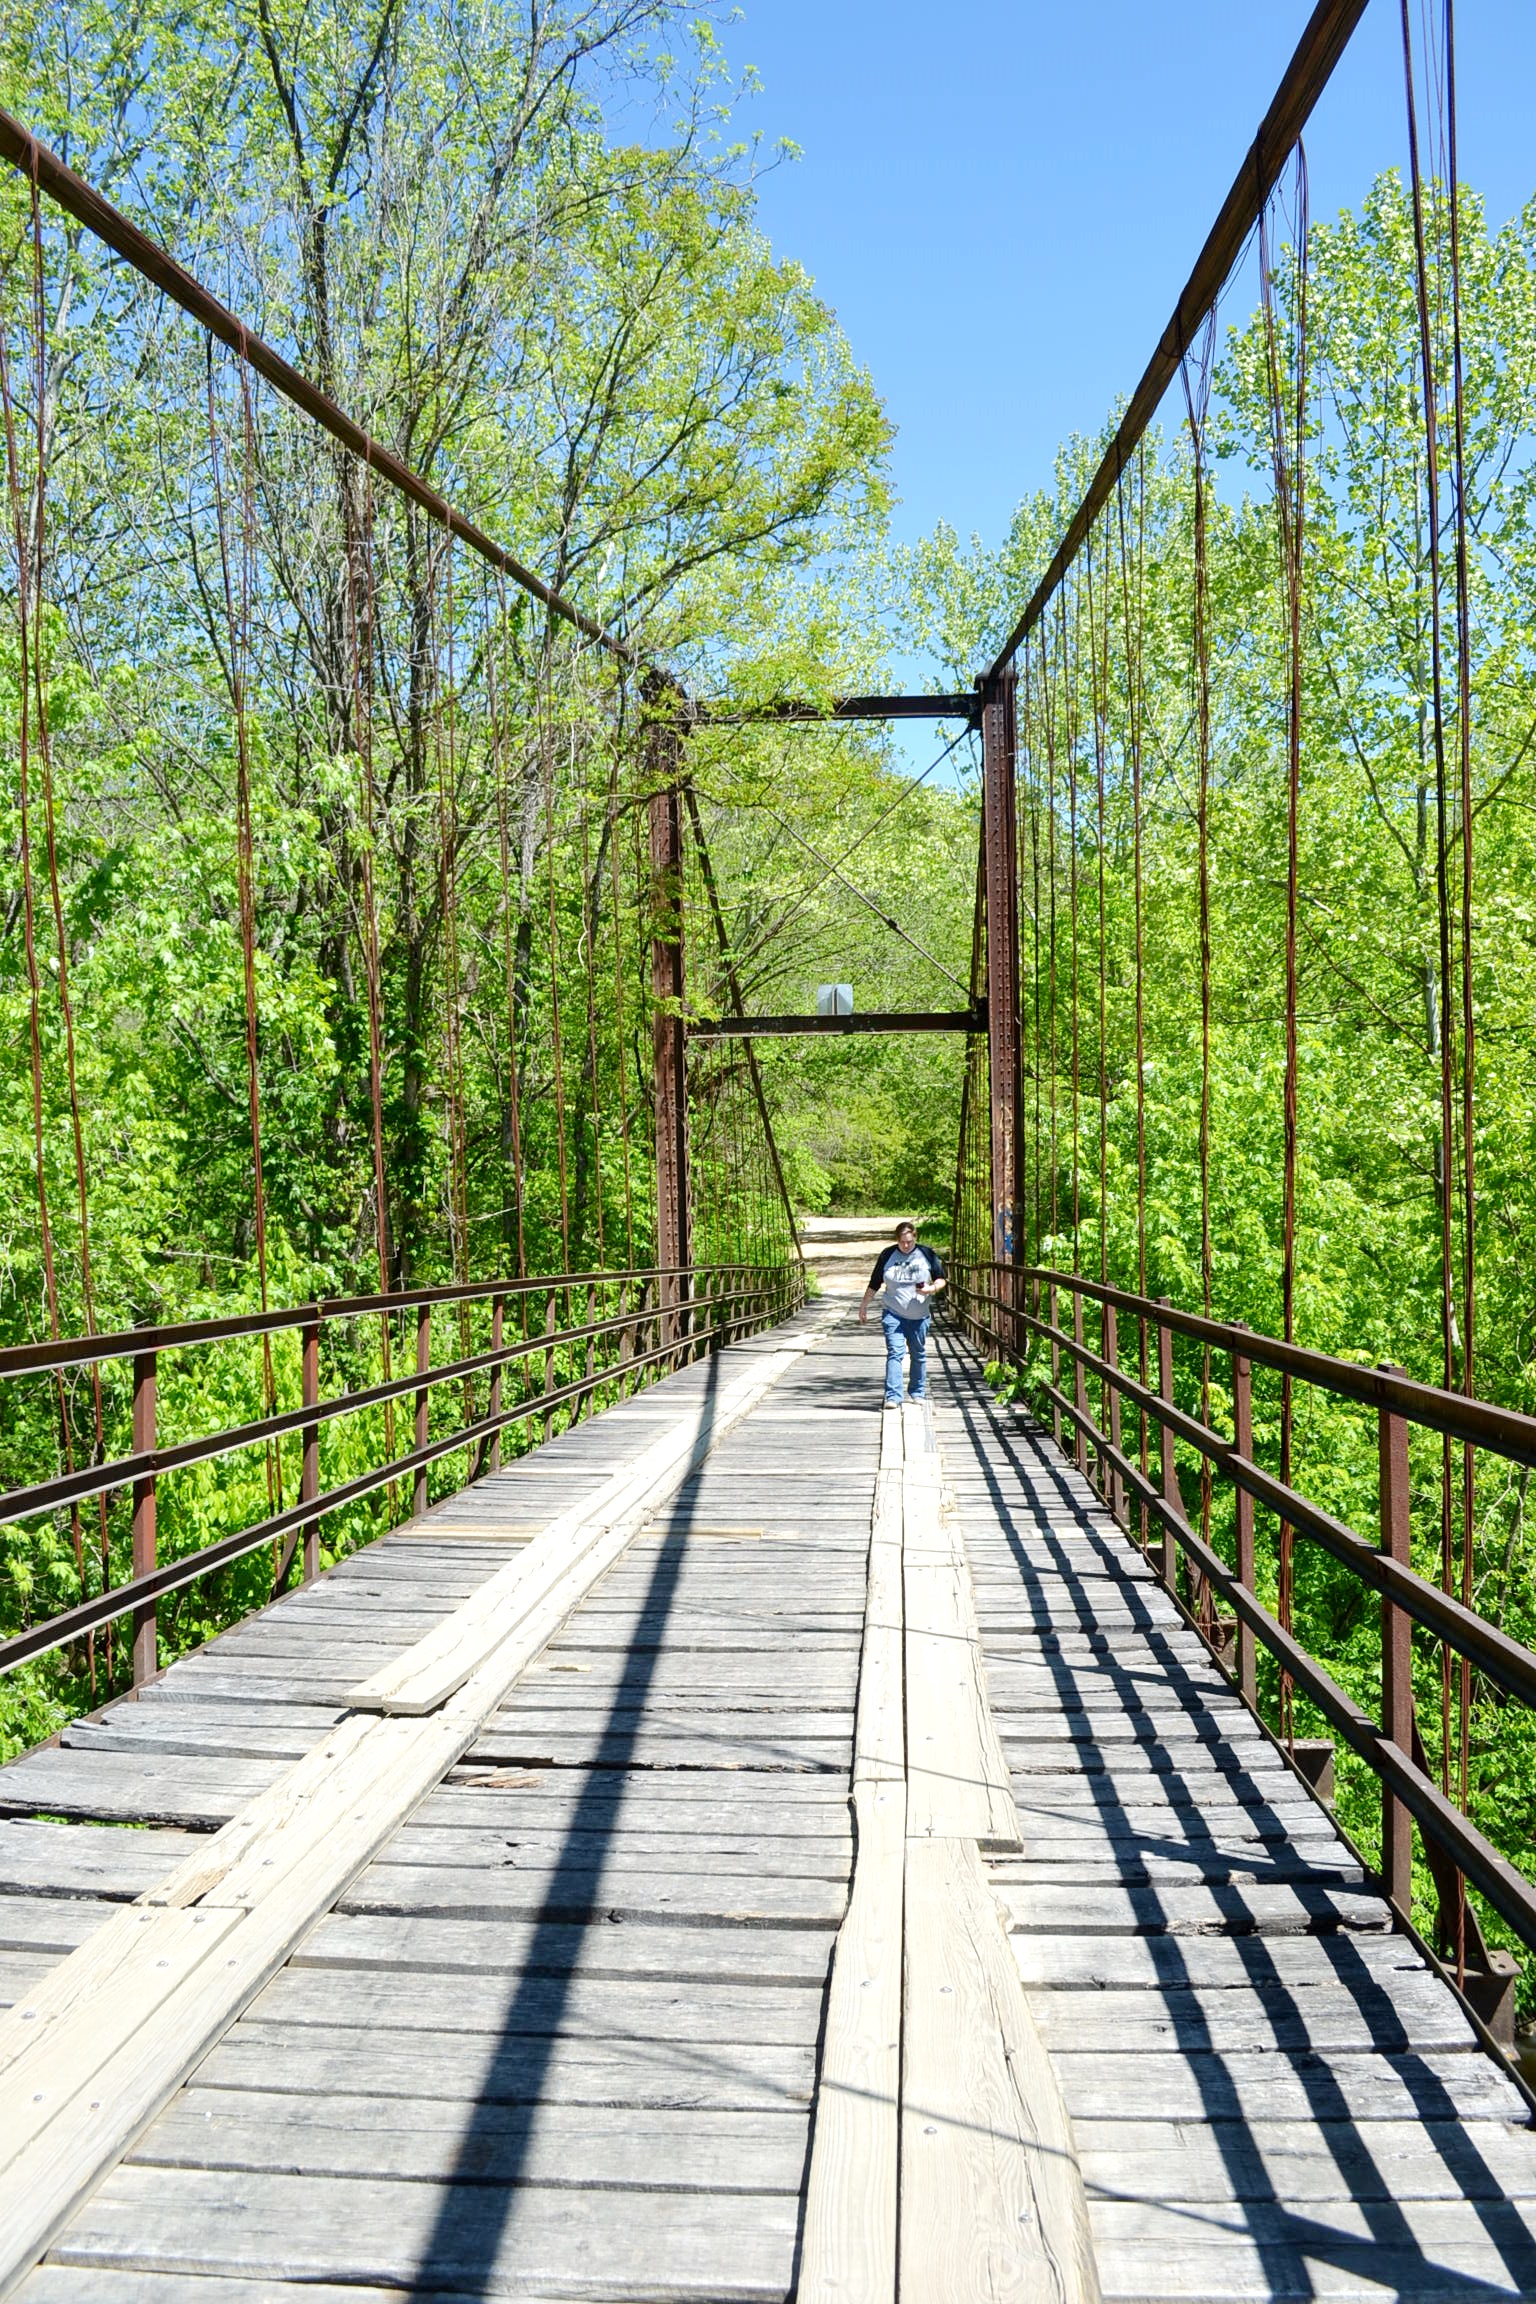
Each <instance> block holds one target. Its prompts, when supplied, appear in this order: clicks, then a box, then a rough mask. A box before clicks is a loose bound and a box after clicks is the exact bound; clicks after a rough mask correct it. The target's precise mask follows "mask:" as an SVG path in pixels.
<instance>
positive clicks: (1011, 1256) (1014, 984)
mask: <svg viewBox="0 0 1536 2304" xmlns="http://www.w3.org/2000/svg"><path fill="white" fill-rule="evenodd" d="M1017 752H1018V743H1017V729H1016V713H1015V698H1014V674H1013V671H1012V668H1011V667H1010V668H1009V669H1008V670H1006V671H1004V672H1000V673H999V674H998V675H997V676H996V678H994V679H992V680H989V681H988V682H987V683H986V684H985V686H984V687H983V689H982V693H981V763H982V765H981V854H982V885H983V888H984V890H985V894H986V967H987V1079H988V1086H989V1090H990V1095H991V1107H992V1109H991V1131H990V1154H991V1165H992V1194H991V1216H992V1257H993V1261H994V1263H996V1264H997V1265H998V1266H1000V1267H1001V1268H1002V1269H1001V1270H1000V1271H999V1272H998V1275H997V1278H998V1289H997V1293H998V1295H999V1296H1000V1297H1001V1298H1002V1308H1001V1309H1002V1317H1001V1319H1000V1320H999V1323H998V1326H999V1329H1000V1331H1001V1335H1002V1340H1003V1348H1004V1352H1005V1354H1011V1355H1012V1356H1013V1357H1015V1358H1016V1357H1017V1356H1018V1350H1019V1324H1018V1320H1017V1318H1016V1313H1017V1309H1018V1296H1017V1294H1016V1289H1017V1281H1016V1278H1015V1274H1014V1264H1015V1260H1016V1258H1017V1255H1018V1252H1019V1247H1020V1245H1021V1243H1020V1240H1019V1236H1018V1235H1019V1154H1020V1150H1021V1148H1022V1145H1023V1141H1024V1132H1023V1127H1022V1125H1021V1121H1022V1095H1023V1084H1024V1082H1023V1071H1022V1067H1021V1063H1020V1032H1019V836H1018V821H1017V818H1018V805H1017V790H1016V787H1017V777H1018V760H1017Z"/></svg>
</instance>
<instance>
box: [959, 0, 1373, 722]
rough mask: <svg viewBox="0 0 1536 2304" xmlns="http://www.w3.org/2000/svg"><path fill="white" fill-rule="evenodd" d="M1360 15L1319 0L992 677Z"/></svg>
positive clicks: (1066, 560) (1268, 188)
mask: <svg viewBox="0 0 1536 2304" xmlns="http://www.w3.org/2000/svg"><path fill="white" fill-rule="evenodd" d="M1365 9H1366V0H1318V5H1317V7H1316V8H1314V10H1313V11H1312V15H1311V17H1310V19H1309V20H1308V23H1307V27H1306V30H1305V31H1304V32H1303V33H1302V35H1301V38H1300V40H1299V41H1298V42H1297V46H1296V53H1295V54H1294V55H1293V56H1292V58H1291V61H1290V63H1289V64H1288V65H1287V66H1286V68H1285V72H1284V74H1283V76H1282V78H1281V81H1280V85H1279V87H1278V88H1277V89H1276V91H1275V95H1274V100H1273V102H1272V103H1271V105H1270V107H1269V110H1268V111H1267V112H1266V113H1265V115H1264V118H1263V121H1262V123H1261V125H1260V128H1259V132H1258V134H1257V136H1256V137H1255V138H1254V140H1253V142H1252V144H1251V145H1250V146H1249V148H1248V153H1247V157H1246V158H1245V159H1244V161H1243V164H1242V166H1241V168H1239V170H1238V172H1237V176H1236V178H1235V180H1234V182H1233V185H1232V189H1231V191H1230V192H1229V193H1228V194H1227V197H1226V199H1225V200H1224V201H1223V202H1222V206H1221V213H1220V214H1219V215H1218V217H1217V218H1216V221H1215V223H1214V224H1213V225H1212V227H1211V230H1210V235H1209V237H1208V239H1207V240H1206V243H1205V246H1204V247H1203V248H1202V249H1201V251H1200V254H1199V256H1198V258H1197V259H1196V262H1195V268H1194V270H1193V272H1191V274H1190V276H1189V278H1188V280H1187V281H1186V282H1185V285H1184V290H1183V293H1182V295H1181V296H1180V297H1179V300H1178V302H1177V304H1175V306H1174V308H1173V318H1172V319H1171V320H1170V321H1169V323H1168V325H1167V327H1166V328H1165V329H1164V330H1163V333H1162V335H1161V336H1160V337H1159V338H1158V342H1157V349H1156V351H1155V352H1154V353H1153V355H1152V357H1151V359H1150V360H1149V361H1148V363H1147V367H1146V373H1145V374H1144V375H1143V377H1142V379H1141V382H1140V383H1139V384H1138V385H1137V387H1136V389H1135V391H1134V392H1133V393H1132V394H1131V397H1130V401H1129V403H1128V405H1127V407H1126V411H1125V414H1124V416H1123V417H1122V418H1121V420H1120V429H1119V430H1118V431H1117V432H1116V434H1115V437H1114V439H1113V440H1112V441H1111V442H1110V444H1109V448H1108V450H1107V451H1106V453H1105V456H1104V460H1103V462H1102V463H1101V464H1100V466H1099V468H1098V470H1097V472H1095V474H1094V476H1093V478H1092V480H1091V481H1090V482H1089V485H1088V492H1087V494H1086V495H1085V496H1084V498H1083V500H1082V502H1081V503H1080V504H1079V506H1078V508H1077V510H1076V512H1074V514H1073V515H1072V521H1071V525H1070V526H1069V527H1068V529H1067V532H1066V534H1065V536H1063V538H1062V540H1061V542H1060V544H1059V545H1058V546H1057V548H1056V556H1055V558H1054V559H1053V560H1052V562H1051V564H1050V566H1049V567H1048V568H1047V569H1046V572H1045V574H1044V575H1043V576H1042V577H1041V579H1040V581H1039V583H1038V584H1037V585H1036V586H1035V589H1034V591H1033V593H1032V594H1031V595H1030V600H1029V605H1028V606H1027V607H1026V608H1025V610H1024V613H1023V615H1022V616H1021V617H1020V618H1019V620H1018V622H1017V624H1015V626H1014V628H1013V630H1012V631H1011V632H1010V633H1009V635H1008V638H1007V639H1006V640H1005V641H1004V642H1003V645H1002V647H1001V648H1000V649H999V651H998V653H997V657H996V660H995V662H994V663H993V666H992V676H993V677H994V678H995V677H996V675H997V674H998V673H999V672H1001V671H1002V670H1003V668H1004V666H1005V665H1007V664H1008V663H1009V662H1010V661H1011V660H1012V658H1013V656H1014V654H1015V652H1016V650H1017V649H1018V648H1019V647H1021V646H1022V644H1023V642H1024V639H1025V637H1026V635H1027V634H1028V633H1029V632H1030V631H1031V630H1032V629H1033V628H1034V626H1035V624H1036V623H1038V621H1039V619H1040V615H1041V612H1042V611H1043V609H1044V607H1045V604H1046V602H1047V601H1048V600H1049V599H1050V597H1051V594H1052V593H1053V592H1054V591H1055V589H1056V587H1057V585H1058V584H1059V583H1060V582H1061V580H1062V578H1063V576H1065V574H1066V572H1067V570H1068V568H1069V567H1070V566H1071V564H1072V562H1073V560H1074V559H1075V558H1076V557H1077V553H1078V550H1079V548H1080V546H1081V545H1082V543H1083V540H1084V538H1085V537H1086V536H1087V534H1088V531H1089V529H1090V528H1091V527H1092V526H1093V523H1094V521H1095V519H1096V518H1097V517H1098V515H1099V513H1100V512H1101V511H1102V510H1103V509H1104V506H1105V505H1106V504H1107V503H1108V501H1109V498H1110V495H1111V494H1112V492H1113V490H1114V487H1115V484H1116V482H1117V481H1118V480H1119V477H1120V475H1121V473H1122V472H1123V471H1124V470H1125V468H1126V465H1127V464H1128V463H1129V462H1130V459H1131V457H1132V456H1133V455H1134V454H1135V452H1136V450H1137V448H1138V447H1139V446H1140V444H1141V438H1142V435H1143V433H1144V432H1145V431H1146V429H1147V427H1148V425H1149V424H1150V423H1151V422H1152V419H1153V417H1154V416H1155V415H1156V414H1157V411H1158V409H1159V407H1160V406H1161V404H1162V398H1163V394H1164V393H1165V392H1166V391H1167V389H1168V387H1169V385H1170V384H1171V383H1172V382H1173V379H1174V377H1175V376H1176V375H1177V374H1178V372H1179V362H1180V361H1181V360H1182V359H1183V357H1184V355H1185V353H1186V352H1187V351H1188V350H1189V347H1190V345H1191V344H1192V343H1193V342H1194V340H1195V336H1196V334H1197V332H1198V331H1199V329H1200V327H1201V326H1202V324H1203V323H1204V320H1205V317H1206V314H1207V313H1208V312H1209V311H1210V309H1211V306H1212V305H1213V304H1214V303H1215V301H1216V299H1217V297H1218V296H1219V295H1220V294H1221V291H1222V289H1223V287H1224V286H1225V285H1226V282H1227V280H1228V278H1229V276H1230V274H1231V271H1232V267H1233V266H1234V264H1236V262H1237V260H1238V257H1239V256H1240V255H1241V254H1242V250H1243V243H1244V241H1245V240H1246V239H1247V237H1248V235H1249V233H1250V232H1251V231H1252V230H1253V227H1254V226H1255V224H1256V223H1257V222H1258V220H1259V218H1260V216H1261V215H1262V214H1263V211H1264V203H1265V202H1266V201H1267V200H1268V198H1269V196H1270V194H1271V192H1273V190H1274V188H1275V186H1276V184H1277V183H1278V182H1279V178H1280V171H1281V169H1282V168H1283V167H1284V166H1285V163H1286V161H1287V160H1288V159H1289V158H1290V155H1291V153H1292V152H1293V151H1294V149H1295V146H1296V139H1297V138H1298V136H1300V134H1301V132H1302V130H1303V129H1304V128H1305V126H1306V124H1307V122H1308V120H1309V119H1310V118H1311V116H1312V110H1313V107H1314V105H1315V104H1316V103H1317V100H1318V98H1319V97H1320V96H1321V94H1322V92H1323V90H1324V89H1325V88H1326V87H1327V85H1328V82H1329V80H1330V79H1331V78H1332V76H1333V72H1334V67H1335V66H1336V65H1337V63H1338V61H1339V58H1340V57H1341V56H1342V55H1343V53H1344V51H1345V49H1346V48H1347V47H1348V46H1349V42H1350V38H1351V36H1352V34H1353V32H1354V30H1355V27H1356V25H1357V24H1358V23H1359V21H1360V19H1361V17H1362V16H1363V15H1364V14H1365Z"/></svg>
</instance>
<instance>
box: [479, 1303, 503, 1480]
mask: <svg viewBox="0 0 1536 2304" xmlns="http://www.w3.org/2000/svg"><path fill="white" fill-rule="evenodd" d="M506 1331H507V1300H506V1298H505V1296H493V1297H492V1298H491V1350H492V1351H493V1352H499V1351H500V1350H501V1348H502V1345H503V1344H504V1342H505V1341H506ZM501 1378H502V1368H501V1364H500V1362H499V1361H498V1363H497V1365H496V1366H495V1367H494V1368H493V1369H492V1370H491V1394H490V1398H489V1399H488V1400H487V1402H486V1404H485V1410H486V1414H487V1415H488V1416H499V1415H500V1414H501ZM480 1466H481V1470H482V1471H486V1472H499V1471H500V1470H501V1428H500V1426H499V1425H498V1426H497V1428H496V1430H495V1431H494V1432H493V1433H492V1434H491V1436H490V1439H489V1440H488V1441H487V1442H486V1444H485V1447H484V1449H483V1451H482V1453H481V1457H480Z"/></svg>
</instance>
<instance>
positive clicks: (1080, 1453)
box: [1072, 1288, 1088, 1480]
mask: <svg viewBox="0 0 1536 2304" xmlns="http://www.w3.org/2000/svg"><path fill="white" fill-rule="evenodd" d="M1072 1341H1073V1342H1074V1343H1075V1344H1077V1345H1079V1346H1080V1345H1081V1344H1082V1341H1083V1296H1082V1290H1081V1289H1080V1288H1074V1289H1073V1291H1072ZM1072 1398H1073V1402H1074V1404H1075V1406H1076V1408H1077V1413H1078V1416H1079V1417H1080V1418H1081V1422H1080V1423H1079V1424H1078V1426H1077V1429H1076V1445H1075V1447H1074V1450H1073V1453H1074V1455H1075V1456H1076V1458H1077V1468H1078V1470H1079V1472H1081V1474H1082V1475H1083V1478H1084V1479H1085V1480H1086V1479H1087V1477H1088V1439H1087V1435H1086V1433H1085V1432H1084V1430H1083V1426H1084V1425H1085V1424H1086V1423H1087V1421H1088V1376H1087V1371H1086V1370H1085V1369H1084V1367H1083V1363H1082V1361H1081V1359H1079V1358H1078V1356H1077V1354H1076V1353H1074V1354H1073V1357H1072Z"/></svg>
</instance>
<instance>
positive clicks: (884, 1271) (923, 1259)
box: [859, 1223, 945, 1408]
mask: <svg viewBox="0 0 1536 2304" xmlns="http://www.w3.org/2000/svg"><path fill="white" fill-rule="evenodd" d="M944 1282H945V1272H944V1259H943V1257H942V1256H941V1255H940V1254H939V1252H938V1250H937V1249H936V1248H930V1247H928V1246H927V1245H926V1244H925V1243H924V1242H923V1241H921V1240H919V1239H918V1237H917V1226H916V1225H915V1224H905V1223H903V1224H898V1225H897V1227H896V1242H895V1246H894V1247H891V1248H882V1250H881V1251H880V1254H879V1255H878V1256H877V1257H876V1259H875V1268H874V1270H873V1272H871V1274H870V1276H869V1286H868V1287H867V1288H866V1289H865V1291H864V1294H863V1297H862V1298H861V1300H860V1303H859V1318H860V1320H861V1321H863V1322H867V1321H868V1319H869V1307H870V1305H871V1304H872V1303H873V1302H874V1300H875V1298H876V1296H879V1297H880V1298H881V1299H882V1302H881V1309H880V1325H881V1327H882V1328H883V1329H884V1330H885V1404H886V1406H887V1408H899V1407H900V1406H901V1360H902V1346H903V1345H904V1344H905V1346H906V1350H907V1355H908V1358H909V1360H910V1363H911V1390H912V1398H913V1399H914V1400H926V1399H927V1397H928V1322H929V1318H930V1317H931V1310H932V1305H933V1299H934V1298H935V1296H937V1295H938V1293H939V1291H940V1289H941V1288H942V1287H943V1286H944Z"/></svg>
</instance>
